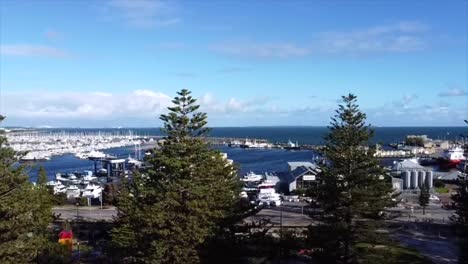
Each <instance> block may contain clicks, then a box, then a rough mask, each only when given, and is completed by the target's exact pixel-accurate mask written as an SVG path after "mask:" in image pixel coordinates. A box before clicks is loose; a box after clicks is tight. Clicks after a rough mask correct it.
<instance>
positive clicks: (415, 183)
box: [411, 171, 418, 189]
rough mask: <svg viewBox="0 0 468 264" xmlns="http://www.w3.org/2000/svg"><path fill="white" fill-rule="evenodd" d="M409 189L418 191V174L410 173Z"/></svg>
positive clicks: (415, 172)
mask: <svg viewBox="0 0 468 264" xmlns="http://www.w3.org/2000/svg"><path fill="white" fill-rule="evenodd" d="M411 189H418V172H417V171H411Z"/></svg>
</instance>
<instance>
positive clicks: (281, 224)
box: [279, 204, 283, 263]
mask: <svg viewBox="0 0 468 264" xmlns="http://www.w3.org/2000/svg"><path fill="white" fill-rule="evenodd" d="M279 245H280V250H279V263H281V257H282V255H283V254H282V253H283V205H282V204H281V205H280V241H279Z"/></svg>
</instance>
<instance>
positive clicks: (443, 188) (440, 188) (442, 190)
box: [435, 187, 449, 194]
mask: <svg viewBox="0 0 468 264" xmlns="http://www.w3.org/2000/svg"><path fill="white" fill-rule="evenodd" d="M435 191H436V192H437V193H440V194H444V193H449V189H448V188H447V187H437V188H435Z"/></svg>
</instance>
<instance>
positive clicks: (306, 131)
mask: <svg viewBox="0 0 468 264" xmlns="http://www.w3.org/2000/svg"><path fill="white" fill-rule="evenodd" d="M373 129H374V130H375V135H374V138H373V139H372V142H373V143H378V142H382V143H384V144H388V143H392V142H396V141H402V140H404V139H405V136H406V135H421V134H422V135H427V136H428V137H429V138H433V139H447V140H457V139H460V136H461V135H465V136H467V134H468V127H466V126H465V127H374V128H373ZM43 131H45V132H49V131H50V132H60V131H65V132H83V133H96V132H98V131H101V132H106V133H108V132H111V133H128V132H129V131H132V133H134V134H136V135H145V136H163V135H164V134H163V133H162V132H161V129H160V128H121V129H113V128H63V129H57V128H55V129H43ZM327 132H328V128H327V127H312V126H278V127H274V126H273V127H215V128H212V130H211V133H210V135H211V136H213V137H227V138H251V139H253V138H256V139H268V140H269V141H270V142H272V143H276V142H287V141H288V140H291V141H293V142H296V141H298V143H299V144H311V145H318V144H323V142H324V141H323V137H324V135H325V134H326V133H327Z"/></svg>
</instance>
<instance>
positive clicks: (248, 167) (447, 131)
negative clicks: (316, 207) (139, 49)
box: [29, 127, 468, 181]
mask: <svg viewBox="0 0 468 264" xmlns="http://www.w3.org/2000/svg"><path fill="white" fill-rule="evenodd" d="M131 130H132V131H133V133H134V134H137V135H147V136H155V135H156V136H157V135H162V133H161V131H160V129H159V128H134V129H131ZM467 130H468V129H467V128H466V127H449V128H446V127H444V128H442V127H402V128H397V127H382V128H380V127H377V128H375V137H374V139H373V141H374V142H382V143H384V144H388V143H391V142H395V141H402V140H404V138H405V136H406V135H409V134H426V135H428V137H430V138H434V139H448V140H456V139H457V138H458V139H459V138H460V135H466V134H467V132H468V131H467ZM46 131H47V130H46ZM50 131H53V132H56V131H65V132H83V133H88V132H89V133H95V132H97V131H102V132H116V133H118V132H119V131H122V132H128V129H120V130H119V129H60V130H57V129H54V130H50ZM326 132H327V128H326V127H242V128H240V127H232V128H214V129H213V130H212V132H211V135H212V136H214V137H238V138H243V137H247V138H262V139H268V140H269V141H270V142H286V141H287V140H288V139H291V140H293V141H298V142H299V143H300V144H322V143H323V136H324V134H325V133H326ZM216 148H217V149H219V150H220V151H222V152H225V153H227V154H228V157H229V158H230V159H232V160H234V162H235V163H236V164H237V165H238V166H239V170H240V174H241V175H243V174H245V173H247V172H249V171H255V172H259V173H262V172H280V171H286V170H287V162H288V161H310V160H312V159H313V158H314V157H315V156H316V155H317V154H316V153H314V152H313V151H309V150H301V151H289V150H282V149H240V148H229V147H227V146H217V147H216ZM103 152H104V153H106V154H110V155H113V156H117V157H121V158H127V157H128V155H129V154H131V155H132V156H134V148H133V147H132V146H129V147H120V148H113V149H107V150H104V151H103ZM39 166H44V168H45V169H46V171H47V173H48V176H49V178H50V179H53V178H54V175H55V173H57V172H73V171H82V170H91V169H92V168H93V162H92V161H89V160H80V159H78V158H76V157H74V156H73V155H72V154H65V155H61V156H54V157H52V158H51V159H50V160H48V161H41V162H37V163H36V166H35V167H34V168H31V169H30V171H29V175H30V178H31V180H32V181H35V180H36V176H37V169H38V167H39Z"/></svg>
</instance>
